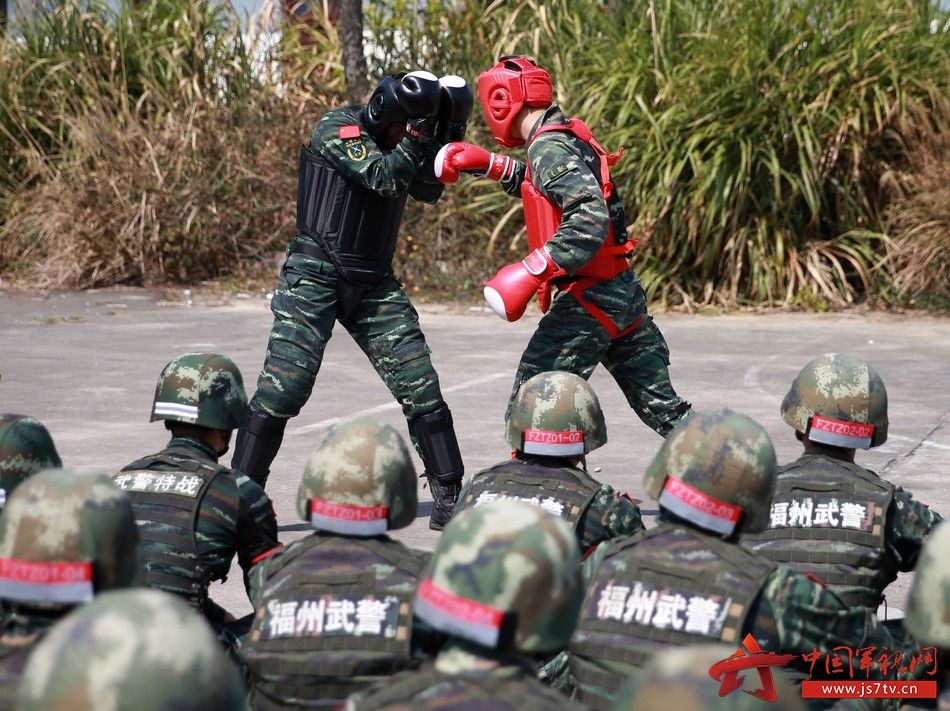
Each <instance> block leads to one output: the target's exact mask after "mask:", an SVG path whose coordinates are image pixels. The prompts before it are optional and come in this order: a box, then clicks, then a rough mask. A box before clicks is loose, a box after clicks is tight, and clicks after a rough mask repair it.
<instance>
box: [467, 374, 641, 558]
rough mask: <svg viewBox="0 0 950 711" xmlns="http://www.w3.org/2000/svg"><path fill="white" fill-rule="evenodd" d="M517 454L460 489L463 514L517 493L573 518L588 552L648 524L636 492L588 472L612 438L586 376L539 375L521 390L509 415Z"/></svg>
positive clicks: (569, 520)
mask: <svg viewBox="0 0 950 711" xmlns="http://www.w3.org/2000/svg"><path fill="white" fill-rule="evenodd" d="M507 440H508V444H510V445H511V446H512V447H514V448H515V451H516V457H515V458H514V459H509V460H507V461H504V462H501V463H499V464H496V465H495V466H493V467H490V468H489V469H486V470H484V471H481V472H479V473H477V474H475V476H473V477H472V478H471V480H469V481H468V483H466V484H465V486H464V487H463V488H462V492H461V494H459V502H458V505H457V506H456V512H458V511H461V510H463V509H467V508H474V507H476V506H479V505H482V504H483V503H485V502H487V501H495V500H497V499H516V500H522V501H527V502H529V503H533V504H535V505H538V506H541V507H542V508H544V509H545V510H546V511H548V512H549V513H553V514H554V515H556V516H560V517H561V518H563V519H565V521H567V523H568V525H570V526H571V527H572V528H573V529H574V533H575V535H576V536H577V540H578V543H580V546H581V550H582V551H585V552H587V551H590V549H592V548H594V547H595V546H597V545H598V544H599V543H601V542H603V541H606V540H609V539H611V538H615V537H617V536H622V535H629V534H632V533H636V532H637V531H641V530H643V522H642V520H641V518H640V509H639V508H638V507H637V505H636V504H635V503H634V502H633V500H632V499H630V497H628V496H626V495H625V494H619V493H618V492H616V491H614V489H613V487H612V486H609V485H607V484H601V483H600V482H599V481H597V480H596V479H594V478H593V477H591V476H589V475H588V474H587V471H586V467H585V464H584V457H585V455H586V454H587V453H588V452H591V451H593V450H595V449H597V448H599V447H601V446H603V445H604V444H605V443H606V442H607V425H606V423H605V422H604V415H603V412H602V410H601V409H600V402H599V401H598V400H597V395H596V394H595V393H594V391H593V389H592V388H591V387H590V385H589V384H588V383H587V382H586V381H585V380H584V379H583V378H581V377H580V376H578V375H574V374H573V373H567V372H564V371H555V372H552V373H540V374H538V375H536V376H534V377H533V378H531V379H530V380H528V381H526V382H525V383H524V385H522V386H521V388H520V389H519V390H518V395H517V397H516V398H515V404H514V407H513V409H512V411H511V414H510V415H509V418H508V428H507Z"/></svg>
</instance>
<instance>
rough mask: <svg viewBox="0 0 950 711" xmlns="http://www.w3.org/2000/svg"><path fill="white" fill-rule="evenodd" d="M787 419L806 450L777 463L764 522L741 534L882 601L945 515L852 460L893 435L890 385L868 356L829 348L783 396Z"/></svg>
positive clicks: (848, 593) (757, 546)
mask: <svg viewBox="0 0 950 711" xmlns="http://www.w3.org/2000/svg"><path fill="white" fill-rule="evenodd" d="M781 412H782V416H783V417H784V419H785V421H786V422H787V423H788V424H789V425H790V426H791V427H793V428H794V429H795V430H796V433H797V435H798V437H799V438H801V439H802V440H803V441H804V442H805V443H806V452H805V454H803V455H802V456H801V457H799V458H798V459H797V460H796V461H794V462H792V463H791V464H787V465H785V466H783V467H781V468H779V473H778V483H777V485H776V494H775V499H774V501H773V503H772V506H771V510H770V516H769V524H768V527H767V529H766V530H765V531H762V532H758V533H750V534H748V535H746V536H744V537H743V539H742V544H743V545H744V546H746V547H747V548H749V549H750V550H754V551H756V552H757V553H760V554H761V555H763V556H765V557H767V558H769V559H771V560H774V561H776V562H778V563H783V564H785V565H787V566H789V567H790V568H791V569H792V570H795V571H798V572H802V573H810V574H812V575H814V576H816V577H817V578H819V579H820V580H822V581H824V582H826V583H827V584H828V586H829V587H830V589H832V590H833V591H834V592H835V593H837V594H838V595H839V596H840V597H841V599H842V600H844V601H845V603H847V604H848V605H863V606H865V607H869V608H872V609H877V607H878V605H879V604H880V602H881V599H882V597H883V593H884V588H886V587H887V586H888V585H890V584H891V583H892V582H893V581H894V580H895V579H896V578H897V573H898V571H905V572H906V571H910V570H913V569H914V567H915V565H916V563H917V556H918V555H919V553H920V548H921V545H922V544H923V541H924V538H926V536H927V535H928V534H929V532H930V530H931V529H932V528H933V527H934V526H935V525H936V524H937V523H938V522H939V521H941V520H942V519H941V518H940V516H939V515H938V514H937V513H936V512H934V511H931V510H930V509H928V508H927V507H926V506H924V505H923V504H921V503H919V502H917V501H914V500H913V499H912V498H911V495H910V494H909V493H908V492H906V491H904V490H903V489H901V488H900V487H899V486H895V485H893V484H891V483H890V482H889V481H886V480H884V479H881V478H880V477H878V476H877V474H875V473H874V472H872V471H870V470H868V469H865V468H863V467H861V466H859V465H857V464H855V463H854V449H855V448H868V447H876V446H878V445H880V444H883V443H884V442H885V441H886V439H887V427H888V420H887V391H886V390H885V388H884V382H883V381H882V380H881V378H880V376H879V375H878V374H877V372H875V370H874V369H873V368H872V367H871V366H870V365H869V364H867V363H866V362H864V361H863V360H860V359H858V358H852V357H849V356H845V355H841V354H837V353H829V354H826V355H823V356H820V357H818V358H816V359H815V360H813V361H811V362H810V363H809V364H808V365H806V366H805V367H804V368H803V369H802V371H801V373H799V375H798V377H796V378H795V381H794V382H793V383H792V386H791V389H790V390H789V392H788V394H787V395H786V396H785V400H784V401H783V403H782V407H781Z"/></svg>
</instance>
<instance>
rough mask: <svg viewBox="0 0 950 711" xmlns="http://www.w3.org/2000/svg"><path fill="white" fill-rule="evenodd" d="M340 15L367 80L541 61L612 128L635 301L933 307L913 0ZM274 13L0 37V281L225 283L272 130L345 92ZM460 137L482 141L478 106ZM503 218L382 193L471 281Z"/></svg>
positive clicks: (309, 34) (607, 135)
mask: <svg viewBox="0 0 950 711" xmlns="http://www.w3.org/2000/svg"><path fill="white" fill-rule="evenodd" d="M366 22H367V30H368V33H369V40H368V42H367V47H368V50H369V56H368V60H369V66H370V71H371V74H373V78H378V77H379V76H381V75H382V74H384V73H386V72H389V71H394V70H397V69H403V68H406V67H413V66H426V67H428V68H430V69H432V70H433V71H435V72H437V73H448V72H457V73H461V74H462V75H463V76H466V77H468V78H469V79H470V80H473V79H474V76H475V74H476V73H477V72H478V71H479V70H481V69H483V68H485V67H486V66H488V65H489V64H490V63H491V62H492V61H493V59H494V58H495V57H497V56H498V55H500V54H504V53H513V52H518V53H527V54H531V55H533V56H536V57H537V58H538V59H539V60H540V61H541V63H542V64H544V65H545V66H546V67H548V68H549V69H550V70H551V71H552V74H553V75H554V77H555V83H556V87H555V88H556V95H557V99H558V101H559V102H560V103H561V104H562V105H563V107H564V108H565V110H566V111H567V112H568V113H569V114H571V115H576V116H579V117H582V118H584V119H585V120H586V121H587V122H588V123H589V124H590V125H591V127H592V128H593V129H594V131H595V133H596V134H597V135H598V137H599V138H600V140H601V142H602V143H604V144H605V145H606V146H608V147H615V146H617V145H623V146H624V147H625V149H626V151H625V154H624V159H623V160H622V162H621V163H620V164H619V165H618V167H617V169H616V170H615V179H616V180H617V182H618V184H619V185H620V187H621V193H622V196H623V198H624V202H625V205H626V207H627V210H628V213H629V217H630V220H629V221H630V223H631V231H632V232H633V233H634V234H635V236H637V237H638V238H639V239H640V240H641V247H640V248H639V250H638V251H637V256H636V267H637V269H638V270H639V271H640V273H641V276H642V278H643V280H644V283H645V285H646V287H647V289H648V292H649V294H650V296H651V297H652V298H653V299H657V300H661V301H664V302H667V303H686V304H693V303H723V304H729V305H734V304H743V303H756V304H761V303H766V304H788V305H793V306H796V305H797V306H806V307H816V306H817V307H829V306H831V307H833V306H839V305H844V304H848V303H853V302H856V301H860V300H871V301H883V302H886V303H894V304H901V305H903V304H907V303H912V302H913V303H918V304H922V303H927V304H933V303H938V302H939V299H936V300H935V299H928V298H926V297H927V295H928V294H930V293H931V292H934V291H936V292H939V290H940V289H941V288H942V287H945V285H946V284H947V282H948V279H947V271H946V270H947V268H948V267H947V265H948V264H950V256H948V250H950V245H948V244H947V242H948V239H947V222H946V209H945V206H946V197H947V196H946V193H945V192H944V191H942V189H943V187H945V185H946V184H947V182H948V181H947V180H946V175H945V168H946V165H947V160H948V158H950V156H948V146H947V142H946V138H945V137H946V123H947V117H948V114H947V112H946V111H944V110H941V109H940V107H941V106H944V105H945V100H946V96H947V95H948V88H950V51H948V50H950V35H948V24H947V22H948V20H947V15H946V13H942V12H941V11H940V10H939V9H938V5H937V3H935V2H934V3H928V2H924V1H923V0H887V1H885V0H870V1H868V0H802V1H796V2H793V1H792V0H720V1H716V2H714V1H713V0H632V1H631V2H627V3H614V2H608V3H598V2H590V3H578V2H573V0H550V1H548V2H539V1H538V0H520V1H518V2H515V3H511V2H503V1H502V0H495V1H494V2H489V1H487V0H441V1H437V0H432V1H431V2H429V3H417V2H409V0H380V2H375V3H371V4H369V5H368V6H367V9H366ZM279 25H280V18H279V17H278V16H277V15H276V13H275V12H274V11H273V8H271V11H270V14H267V13H265V21H264V23H263V26H262V27H259V28H258V29H257V31H256V33H254V32H252V33H251V34H250V35H248V33H246V32H242V29H241V25H240V23H239V21H238V18H236V17H235V16H234V14H233V11H232V10H231V9H230V6H229V5H228V4H227V3H226V2H225V1H224V0H198V1H197V2H186V1H185V0H153V2H149V3H141V4H140V7H138V6H136V7H133V5H132V3H131V2H129V1H128V0H123V2H121V3H120V5H119V8H118V10H115V11H113V10H110V9H109V8H108V7H107V6H105V5H104V4H101V3H99V2H80V0H68V1H67V2H66V3H64V4H63V5H62V6H61V7H60V9H58V10H57V11H56V12H55V13H53V14H50V15H46V16H41V17H40V18H39V19H38V21H37V23H36V24H35V25H32V26H30V27H28V28H27V30H26V34H25V37H24V40H23V41H22V42H15V41H12V40H9V39H7V40H3V41H0V156H2V157H3V160H2V165H0V274H3V275H5V276H7V277H10V276H16V277H19V278H21V279H23V280H25V281H28V282H30V283H34V284H40V285H44V286H83V285H89V284H106V283H115V282H124V283H143V282H144V283H149V282H158V281H163V280H191V279H200V278H208V277H216V276H221V275H238V276H240V275H241V274H243V273H245V272H246V271H247V270H248V269H253V267H254V264H255V263H256V262H257V261H259V260H260V257H261V256H262V255H267V254H269V253H271V252H273V251H275V250H277V249H279V248H280V246H281V245H282V244H283V243H284V242H286V241H287V240H288V239H289V238H290V237H291V236H292V234H293V214H292V209H293V197H294V190H295V175H294V174H293V173H294V166H295V155H294V154H295V150H296V146H297V145H298V144H299V142H300V141H301V140H306V136H307V133H308V131H309V126H310V125H311V124H312V123H313V121H314V120H316V118H317V117H318V116H319V114H320V113H321V112H322V111H323V110H325V108H327V107H328V106H333V105H337V104H339V103H343V102H344V101H345V98H344V95H343V94H344V83H343V76H342V68H341V62H340V56H341V55H340V47H339V38H338V36H337V34H336V30H335V29H334V28H333V26H332V25H331V24H330V23H328V22H327V21H326V20H325V19H320V18H318V22H316V23H315V24H313V25H299V24H298V25H293V26H291V27H284V28H282V29H283V30H284V31H283V32H282V33H281V34H280V40H279V41H277V42H276V43H273V42H271V41H270V38H271V37H272V36H273V35H272V33H271V31H273V30H275V29H278V27H279ZM942 102H943V103H942ZM469 137H470V140H472V141H474V142H479V143H482V144H486V145H487V144H490V143H491V142H492V141H491V138H490V136H489V135H488V134H487V132H486V130H485V128H484V124H483V121H482V119H481V116H480V115H479V114H478V112H476V116H475V117H473V121H472V130H471V131H470V134H469ZM927 156H931V157H930V158H927ZM928 161H929V162H928ZM941 201H942V202H941ZM520 227H521V220H520V215H519V211H518V207H517V203H515V202H512V201H510V200H508V199H507V198H506V197H505V196H503V195H501V194H500V192H499V191H498V190H497V188H496V187H495V186H492V185H488V184H486V183H485V182H484V181H471V180H466V181H463V184H462V185H460V186H455V187H452V188H449V189H448V190H447V191H446V196H445V198H444V199H443V201H442V202H441V203H440V206H439V207H438V208H437V209H432V208H420V207H418V206H415V207H413V208H412V209H411V210H409V211H408V212H407V216H406V221H405V229H404V232H405V234H406V235H407V239H406V240H405V241H404V242H403V243H402V245H401V252H400V254H399V255H398V259H399V262H400V270H401V273H402V274H403V276H404V278H405V280H406V281H407V282H408V283H409V284H410V285H413V286H427V287H435V288H440V289H446V290H451V291H456V290H458V289H459V288H460V287H461V288H463V289H465V288H468V287H476V286H477V285H478V284H479V282H480V281H481V279H482V278H484V277H485V276H486V275H489V274H490V273H491V272H492V271H493V270H494V268H496V267H497V266H498V265H499V264H500V263H502V262H503V261H505V260H508V259H512V258H514V257H516V256H518V255H520V253H521V252H522V251H523V250H524V242H523V231H522V230H521V229H520ZM943 293H945V292H943Z"/></svg>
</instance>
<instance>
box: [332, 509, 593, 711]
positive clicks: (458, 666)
mask: <svg viewBox="0 0 950 711" xmlns="http://www.w3.org/2000/svg"><path fill="white" fill-rule="evenodd" d="M579 562H580V555H579V550H578V547H577V543H576V542H575V539H574V536H573V534H572V533H571V531H570V529H569V528H568V527H567V526H566V525H565V524H564V523H563V522H562V521H561V520H559V519H558V518H555V517H554V516H551V515H549V514H547V513H545V512H544V511H542V510H541V509H539V508H538V507H536V506H529V505H527V504H523V503H521V502H515V501H497V502H494V503H490V504H485V505H484V506H479V507H478V508H477V509H470V510H467V511H463V512H461V513H460V514H459V515H458V516H456V517H455V518H454V519H452V521H451V522H450V523H449V525H448V526H447V527H446V529H445V532H444V533H443V535H442V538H441V539H440V541H439V542H438V544H437V545H436V549H435V551H434V553H433V554H432V559H431V560H430V561H429V565H428V566H427V567H426V570H425V572H424V573H423V577H422V581H421V582H420V584H419V590H418V592H417V593H416V607H415V614H416V615H417V616H418V617H421V618H422V619H423V620H425V621H426V622H428V623H429V624H431V625H432V626H433V627H435V628H436V629H439V630H441V631H443V632H446V633H448V634H449V635H451V639H450V641H449V642H448V644H447V645H446V646H445V648H444V649H443V650H442V652H440V653H439V655H438V657H436V659H435V661H434V663H432V664H427V665H426V666H424V667H423V668H422V669H420V670H418V671H411V672H404V673H402V674H398V675H397V676H395V677H393V679H391V680H389V681H388V682H386V683H385V684H380V685H377V686H375V687H372V688H370V689H369V690H367V691H366V692H364V693H361V694H358V695H356V696H353V697H351V698H350V699H349V700H348V701H347V703H346V707H345V708H346V709H347V711H364V710H368V709H386V708H390V709H405V708H421V709H442V708H445V709H448V708H486V709H523V710H524V711H534V710H535V709H539V710H540V709H570V708H578V706H577V705H576V704H574V703H572V702H570V701H569V700H567V699H565V698H564V697H562V696H560V695H559V694H557V693H556V692H554V691H552V690H550V689H547V688H546V687H544V686H543V685H541V683H540V682H538V681H537V679H536V678H535V677H534V673H533V672H534V663H533V661H532V659H531V656H529V655H536V654H545V653H551V652H555V651H557V650H558V649H560V648H562V647H563V645H564V643H565V642H566V641H567V638H568V637H569V635H570V632H571V629H573V627H574V621H575V619H576V615H577V608H578V603H579V601H580V598H579V593H580V570H579Z"/></svg>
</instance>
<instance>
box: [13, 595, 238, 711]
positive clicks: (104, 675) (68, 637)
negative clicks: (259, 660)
mask: <svg viewBox="0 0 950 711" xmlns="http://www.w3.org/2000/svg"><path fill="white" fill-rule="evenodd" d="M77 650H81V653H79V654H77ZM17 708H18V709H22V710H23V711H33V710H34V709H35V710H37V711H39V709H67V708H68V709H71V710H72V711H121V710H122V709H136V710H137V711H152V710H153V709H154V710H155V711H159V710H161V709H177V710H178V711H191V710H194V711H203V710H204V709H222V711H232V710H233V711H238V710H239V709H240V710H242V711H243V709H245V708H246V705H245V696H244V688H243V685H242V684H241V680H240V677H239V676H238V672H237V669H236V668H235V667H234V664H233V663H232V662H231V661H230V660H229V659H228V658H227V657H226V656H225V654H224V652H223V651H222V650H221V647H220V645H219V644H218V642H217V640H216V639H215V636H214V635H213V634H212V632H211V630H210V628H209V627H208V626H207V624H206V623H205V622H204V621H203V620H202V619H201V617H200V616H199V615H198V614H196V613H195V611H194V610H193V609H191V608H190V607H189V606H188V605H187V604H186V603H184V602H183V601H181V600H179V599H177V598H176V597H175V596H174V595H169V594H168V593H164V592H159V591H157V590H145V589H139V590H122V591H116V592H111V593H106V594H104V595H100V596H98V597H97V598H96V599H95V600H94V601H93V602H91V603H89V604H88V605H84V606H82V607H80V608H78V609H76V610H75V611H73V612H72V613H71V614H70V615H68V616H67V617H65V618H63V619H62V620H61V621H60V622H59V623H58V624H57V625H56V626H54V627H53V629H52V630H50V632H49V633H48V634H47V635H46V636H45V637H44V638H43V640H42V641H41V642H40V643H39V644H38V645H37V646H36V648H35V650H34V651H33V653H32V655H31V656H30V660H29V662H28V664H27V666H26V670H25V671H24V673H23V677H22V680H21V682H20V688H19V698H18V702H17Z"/></svg>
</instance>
